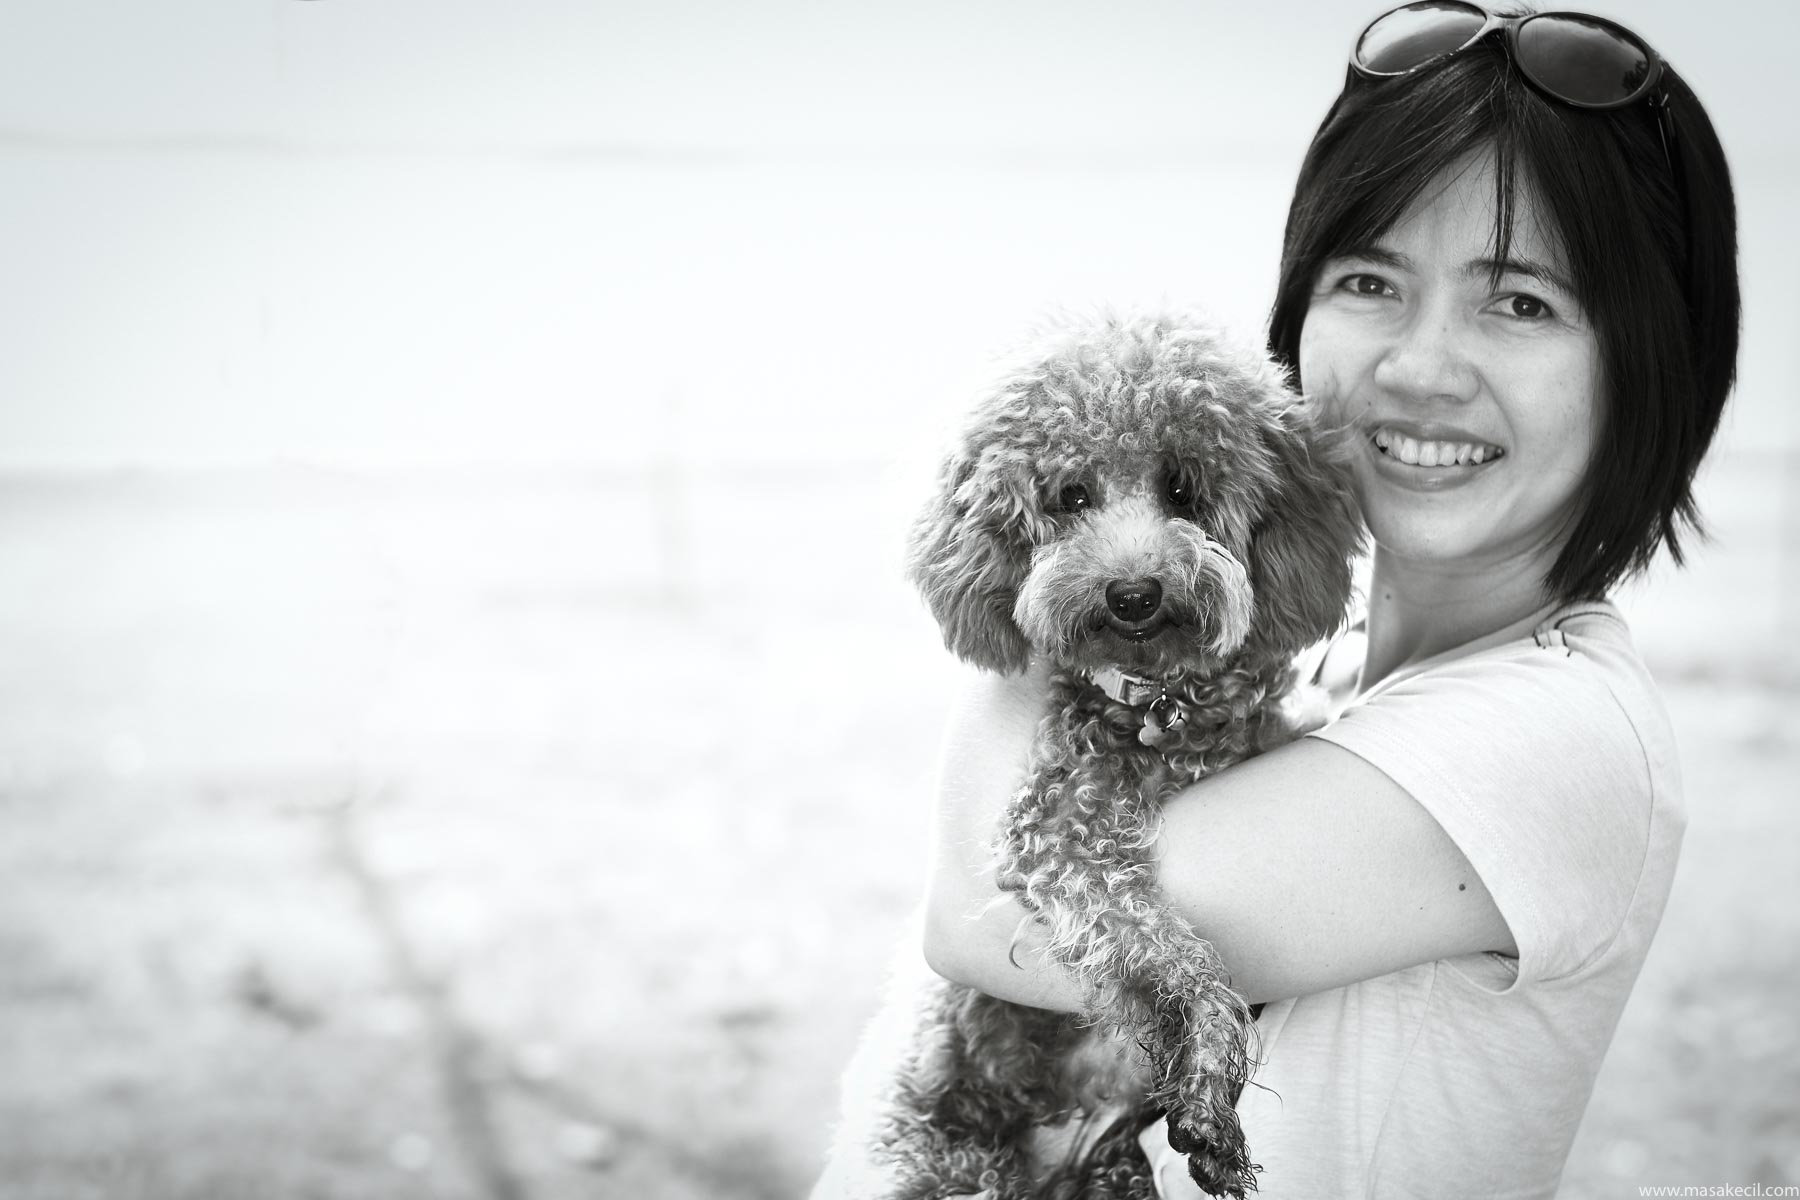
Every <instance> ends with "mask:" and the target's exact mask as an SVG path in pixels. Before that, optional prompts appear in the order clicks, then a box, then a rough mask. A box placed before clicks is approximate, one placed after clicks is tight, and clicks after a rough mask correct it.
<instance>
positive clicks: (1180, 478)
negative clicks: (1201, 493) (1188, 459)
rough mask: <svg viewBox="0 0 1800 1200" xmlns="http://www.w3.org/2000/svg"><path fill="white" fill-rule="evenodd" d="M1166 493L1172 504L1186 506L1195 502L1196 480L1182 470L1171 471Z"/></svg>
mask: <svg viewBox="0 0 1800 1200" xmlns="http://www.w3.org/2000/svg"><path fill="white" fill-rule="evenodd" d="M1166 493H1167V495H1168V497H1169V503H1170V504H1173V505H1174V506H1175V507H1176V508H1186V507H1188V505H1190V504H1192V503H1193V502H1194V482H1193V480H1191V479H1189V478H1188V477H1187V476H1186V475H1185V474H1183V473H1182V472H1180V471H1170V472H1169V485H1168V488H1167V489H1166Z"/></svg>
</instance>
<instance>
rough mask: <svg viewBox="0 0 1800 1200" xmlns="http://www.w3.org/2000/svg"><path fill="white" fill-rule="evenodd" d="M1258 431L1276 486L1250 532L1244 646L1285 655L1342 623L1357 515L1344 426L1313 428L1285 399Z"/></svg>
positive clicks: (1359, 532)
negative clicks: (1249, 612) (1249, 616)
mask: <svg viewBox="0 0 1800 1200" xmlns="http://www.w3.org/2000/svg"><path fill="white" fill-rule="evenodd" d="M1264 436H1265V441H1266V443H1267V444H1268V447H1269V449H1270V451H1271V452H1272V457H1273V459H1274V464H1275V470H1276V484H1275V487H1274V489H1273V491H1272V493H1271V495H1270V497H1269V500H1268V504H1267V507H1266V510H1265V515H1264V517H1263V521H1262V524H1261V525H1260V526H1258V527H1257V529H1256V530H1255V532H1254V533H1253V534H1252V535H1251V538H1250V562H1249V564H1248V565H1249V571H1250V586H1251V587H1252V589H1254V591H1255V595H1256V615H1255V619H1253V620H1252V621H1251V623H1250V637H1249V639H1248V644H1249V646H1250V648H1251V649H1252V652H1253V653H1256V654H1257V655H1258V656H1269V657H1291V656H1293V655H1295V654H1297V653H1299V652H1300V651H1302V650H1304V649H1305V648H1306V647H1308V646H1310V645H1312V644H1313V643H1315V642H1318V641H1320V640H1322V639H1324V638H1327V637H1329V636H1331V634H1332V633H1333V632H1335V631H1336V630H1337V628H1338V627H1339V626H1340V625H1341V624H1342V623H1343V621H1344V617H1345V615H1346V610H1347V609H1348V607H1349V604H1350V589H1351V561H1352V560H1353V559H1354V557H1355V556H1356V554H1357V553H1358V552H1359V551H1360V550H1361V549H1362V538H1363V526H1362V516H1361V513H1360V512H1359V511H1358V508H1357V505H1356V500H1355V496H1354V493H1353V492H1352V490H1351V486H1350V467H1349V451H1350V448H1351V444H1350V441H1349V433H1348V431H1346V430H1330V429H1323V428H1320V427H1318V426H1317V425H1316V423H1315V421H1314V418H1313V416H1312V414H1311V413H1309V412H1308V411H1307V409H1306V408H1304V407H1303V406H1302V405H1300V404H1294V403H1287V404H1282V405H1280V406H1279V407H1277V408H1276V409H1275V410H1274V411H1273V413H1272V416H1271V419H1269V420H1268V421H1267V422H1265V424H1264Z"/></svg>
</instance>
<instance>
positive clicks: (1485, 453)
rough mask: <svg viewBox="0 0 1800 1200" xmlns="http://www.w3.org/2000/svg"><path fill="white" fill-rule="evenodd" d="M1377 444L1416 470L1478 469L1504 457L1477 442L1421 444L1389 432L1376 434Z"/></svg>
mask: <svg viewBox="0 0 1800 1200" xmlns="http://www.w3.org/2000/svg"><path fill="white" fill-rule="evenodd" d="M1375 444H1376V445H1377V446H1379V447H1380V448H1381V450H1382V452H1383V453H1385V454H1387V455H1388V457H1390V458H1397V459H1399V460H1400V461H1401V462H1403V463H1406V464H1407V465H1408V466H1413V467H1452V466H1456V467H1461V466H1478V465H1480V464H1481V463H1484V462H1487V461H1489V460H1491V459H1496V458H1499V457H1500V455H1501V454H1502V453H1504V451H1502V450H1501V449H1500V447H1498V446H1482V445H1477V444H1476V443H1474V442H1421V441H1417V440H1415V439H1413V438H1409V437H1407V436H1405V435H1404V434H1397V433H1394V432H1393V431H1392V430H1388V429H1378V430H1376V431H1375Z"/></svg>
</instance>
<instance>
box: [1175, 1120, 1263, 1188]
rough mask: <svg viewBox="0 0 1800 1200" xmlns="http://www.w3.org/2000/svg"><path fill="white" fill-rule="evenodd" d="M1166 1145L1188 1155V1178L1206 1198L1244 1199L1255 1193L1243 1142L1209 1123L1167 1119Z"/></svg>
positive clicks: (1252, 1174)
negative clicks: (1247, 1194)
mask: <svg viewBox="0 0 1800 1200" xmlns="http://www.w3.org/2000/svg"><path fill="white" fill-rule="evenodd" d="M1169 1146H1170V1148H1171V1149H1174V1150H1177V1151H1179V1152H1180V1153H1182V1154H1185V1155H1187V1160H1188V1176H1189V1177H1190V1178H1192V1179H1193V1181H1194V1182H1195V1183H1196V1184H1197V1185H1199V1187H1200V1190H1201V1191H1203V1192H1205V1193H1206V1194H1207V1195H1209V1196H1232V1197H1235V1198H1236V1200H1243V1197H1244V1194H1245V1193H1246V1192H1247V1191H1255V1190H1256V1176H1255V1174H1254V1172H1255V1170H1256V1168H1254V1167H1252V1166H1251V1165H1250V1163H1249V1161H1248V1159H1247V1157H1246V1155H1245V1151H1244V1143H1243V1139H1242V1137H1241V1135H1240V1136H1237V1137H1233V1136H1231V1134H1230V1133H1229V1132H1228V1131H1226V1130H1224V1129H1221V1128H1220V1127H1219V1126H1218V1125H1217V1124H1215V1123H1213V1122H1211V1121H1198V1122H1196V1121H1190V1120H1188V1119H1186V1118H1182V1119H1179V1120H1178V1119H1176V1118H1174V1117H1171V1118H1169Z"/></svg>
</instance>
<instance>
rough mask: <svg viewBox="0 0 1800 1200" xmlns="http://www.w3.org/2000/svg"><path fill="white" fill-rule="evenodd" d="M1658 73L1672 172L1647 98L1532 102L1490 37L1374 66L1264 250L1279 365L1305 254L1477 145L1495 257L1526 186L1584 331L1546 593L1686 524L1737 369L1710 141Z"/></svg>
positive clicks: (1629, 560)
mask: <svg viewBox="0 0 1800 1200" xmlns="http://www.w3.org/2000/svg"><path fill="white" fill-rule="evenodd" d="M1662 88H1663V89H1664V90H1665V91H1666V92H1667V95H1668V112H1669V117H1670V120H1671V121H1672V123H1673V127H1674V131H1675V145H1674V146H1673V147H1672V148H1671V152H1672V154H1673V157H1674V163H1675V169H1676V170H1677V171H1679V173H1680V178H1679V179H1676V178H1675V176H1674V172H1672V171H1671V170H1670V167H1669V165H1668V163H1667V162H1666V161H1665V158H1664V152H1663V145H1662V138H1661V135H1660V134H1659V132H1658V128H1657V121H1656V118H1655V114H1654V112H1653V111H1652V110H1651V109H1650V107H1649V104H1648V103H1645V104H1634V105H1631V106H1629V107H1626V108H1621V109H1613V110H1607V111H1586V110H1580V109H1576V108H1572V107H1570V106H1568V105H1564V104H1561V103H1559V102H1557V101H1554V100H1550V99H1548V98H1546V97H1544V96H1543V95H1541V94H1539V93H1538V92H1537V91H1535V90H1534V89H1533V88H1532V87H1531V85H1529V84H1528V83H1526V82H1525V80H1524V79H1523V78H1522V77H1521V76H1520V75H1519V73H1518V72H1517V71H1516V70H1515V69H1513V67H1512V66H1511V64H1510V62H1509V61H1508V59H1507V58H1506V54H1505V48H1504V46H1503V44H1502V42H1501V40H1500V39H1499V38H1497V37H1490V38H1488V39H1486V40H1485V41H1484V42H1482V43H1480V44H1478V45H1476V46H1474V47H1471V48H1470V49H1468V50H1466V51H1464V52H1463V53H1460V54H1457V55H1453V56H1451V57H1450V58H1448V59H1446V60H1444V62H1442V63H1441V64H1439V65H1436V66H1433V67H1429V68H1426V69H1423V70H1420V71H1417V72H1414V73H1413V74H1411V75H1407V76H1402V77H1400V78H1396V79H1390V80H1383V81H1380V82H1368V81H1364V80H1362V79H1359V78H1356V77H1354V76H1352V77H1350V78H1349V79H1348V80H1347V81H1346V83H1345V86H1344V90H1343V92H1342V93H1341V94H1340V95H1339V97H1338V99H1337V102H1336V103H1335V104H1333V105H1332V108H1331V111H1330V112H1329V113H1327V114H1326V117H1325V121H1324V123H1323V124H1322V125H1321V126H1320V127H1319V131H1318V133H1317V134H1316V135H1315V136H1314V138H1313V142H1312V146H1311V147H1310V148H1309V149H1308V151H1307V154H1306V161H1305V162H1304V163H1303V164H1302V166H1301V168H1300V179H1299V182H1298V184H1296V186H1295V189H1294V202H1293V205H1292V207H1291V208H1290V209H1289V211H1288V221H1287V233H1286V237H1285V239H1284V242H1283V246H1282V254H1281V278H1280V282H1279V285H1278V287H1277V291H1276V298H1275V307H1274V311H1273V312H1272V313H1271V315H1270V319H1269V348H1270V350H1271V351H1272V352H1273V354H1274V355H1275V357H1276V358H1277V359H1278V360H1279V361H1280V362H1281V363H1282V365H1283V366H1285V367H1286V368H1287V369H1288V371H1289V372H1290V374H1291V376H1292V379H1293V382H1294V383H1295V384H1296V386H1300V387H1302V388H1304V386H1305V380H1303V379H1301V378H1300V377H1299V366H1300V356H1299V351H1300V331H1301V327H1302V326H1303V325H1304V324H1305V322H1306V312H1307V306H1308V305H1309V303H1310V301H1311V297H1312V293H1313V286H1314V283H1315V280H1316V278H1317V276H1318V273H1319V271H1320V269H1321V268H1322V267H1323V265H1324V264H1325V261H1326V260H1327V259H1329V258H1332V257H1335V256H1337V255H1341V254H1345V253H1351V252H1354V251H1357V250H1361V249H1364V248H1367V247H1368V246H1370V245H1372V244H1373V243H1374V242H1375V241H1376V240H1377V239H1379V238H1380V237H1381V236H1382V235H1383V234H1384V233H1386V232H1387V230H1388V229H1389V228H1390V227H1392V226H1393V224H1394V222H1395V221H1397V220H1398V219H1399V218H1400V216H1401V215H1402V214H1403V213H1404V212H1405V211H1406V210H1407V207H1408V206H1409V205H1410V204H1411V203H1412V202H1413V201H1414V200H1415V199H1416V198H1417V197H1418V196H1419V195H1420V194H1421V193H1422V192H1423V191H1424V190H1425V188H1426V187H1427V186H1428V185H1430V184H1431V183H1432V182H1433V181H1435V180H1437V179H1439V178H1440V177H1441V176H1442V175H1443V174H1444V172H1445V171H1446V170H1448V169H1449V168H1451V167H1452V166H1454V165H1455V164H1457V163H1458V162H1459V161H1460V160H1462V159H1463V158H1464V157H1465V156H1467V155H1469V154H1471V153H1475V152H1478V151H1484V150H1485V151H1491V152H1492V153H1493V155H1494V158H1495V163H1496V170H1495V179H1496V193H1497V194H1496V205H1495V211H1496V214H1497V218H1496V228H1495V230H1494V237H1495V245H1496V247H1497V249H1498V251H1499V253H1497V254H1496V255H1495V258H1496V259H1504V258H1506V257H1507V249H1508V247H1509V246H1510V244H1511V238H1512V226H1513V217H1514V211H1515V203H1514V198H1515V196H1516V195H1517V194H1518V189H1519V188H1520V187H1521V186H1523V187H1525V188H1526V189H1528V192H1529V194H1530V196H1531V197H1532V199H1533V201H1534V202H1535V204H1536V208H1537V211H1538V212H1539V214H1540V217H1541V219H1543V220H1544V221H1545V223H1546V225H1547V229H1546V233H1547V235H1549V236H1551V237H1554V238H1556V239H1557V240H1558V243H1559V245H1558V248H1559V249H1560V251H1561V253H1562V256H1563V263H1564V267H1565V269H1566V270H1567V271H1568V273H1569V275H1570V281H1571V283H1572V285H1573V287H1574V289H1575V292H1576V296H1577V299H1578V300H1579V301H1580V302H1581V305H1582V307H1583V308H1584V309H1585V310H1586V312H1587V315H1588V317H1589V318H1590V320H1591V321H1592V323H1593V327H1594V330H1595V333H1596V336H1597V340H1598V343H1599V353H1600V363H1601V389H1602V390H1601V402H1602V413H1601V420H1600V426H1599V436H1598V439H1597V442H1596V448H1595V455H1594V458H1593V461H1592V462H1590V463H1589V464H1588V469H1587V475H1586V478H1585V479H1584V480H1583V482H1582V485H1581V488H1580V490H1579V492H1578V494H1577V497H1576V501H1575V507H1574V511H1573V513H1572V515H1571V518H1570V523H1569V527H1568V528H1569V533H1568V540H1567V542H1566V543H1565V545H1564V546H1563V549H1562V551H1561V553H1560V555H1559V556H1558V557H1557V559H1556V562H1555V563H1554V564H1553V565H1552V567H1551V568H1550V572H1549V575H1548V577H1547V579H1546V580H1545V584H1546V586H1547V588H1548V589H1549V591H1550V592H1551V594H1552V595H1554V596H1556V597H1557V598H1559V599H1563V600H1576V599H1587V598H1590V597H1598V596H1601V595H1604V594H1605V593H1606V592H1607V590H1608V589H1609V588H1611V586H1612V585H1613V584H1614V583H1616V582H1617V581H1618V580H1620V579H1621V578H1623V577H1625V576H1626V575H1629V574H1631V573H1632V572H1634V571H1638V570H1641V569H1642V568H1644V567H1646V566H1648V565H1649V563H1650V561H1651V560H1652V559H1653V558H1654V557H1655V555H1656V550H1657V547H1658V546H1665V545H1666V546H1667V547H1668V549H1669V553H1670V554H1671V555H1672V556H1673V557H1674V559H1675V561H1676V562H1677V563H1679V562H1681V561H1682V553H1681V551H1682V547H1681V542H1680V533H1681V529H1680V527H1682V526H1686V527H1687V528H1689V529H1692V530H1693V531H1694V532H1696V533H1699V534H1701V535H1702V536H1704V530H1703V529H1702V528H1701V525H1700V520H1699V513H1698V511H1697V510H1696V508H1695V505H1694V496H1693V481H1694V473H1695V471H1696V470H1697V469H1698V468H1699V465H1700V459H1701V457H1702V456H1703V455H1704V454H1705V453H1706V448H1707V446H1708V444H1710V442H1711V441H1712V437H1713V433H1714V431H1715V430H1716V429H1717V428H1718V424H1719V414H1720V411H1721V410H1722V409H1723V407H1724V404H1725V397H1726V395H1727V394H1728V393H1729V392H1730V390H1731V383H1732V377H1733V375H1734V373H1735V371H1736V365H1737V345H1738V312H1739V301H1738V276H1737V218H1736V213H1735V208H1734V204H1733V200H1732V191H1731V178H1730V173H1729V171H1728V169H1727V167H1726V165H1725V153H1724V150H1723V149H1722V148H1721V147H1720V145H1719V139H1718V136H1717V135H1716V134H1715V133H1714V132H1713V127H1712V122H1711V121H1710V120H1708V119H1707V116H1706V112H1705V110H1704V109H1703V108H1701V106H1700V102H1699V101H1698V100H1697V99H1696V98H1695V96H1694V93H1693V92H1692V91H1691V90H1690V89H1689V88H1688V86H1687V84H1686V83H1685V82H1684V81H1683V80H1682V79H1681V78H1680V77H1679V76H1678V75H1676V73H1675V72H1674V71H1673V70H1667V69H1665V72H1664V74H1663V83H1662Z"/></svg>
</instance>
